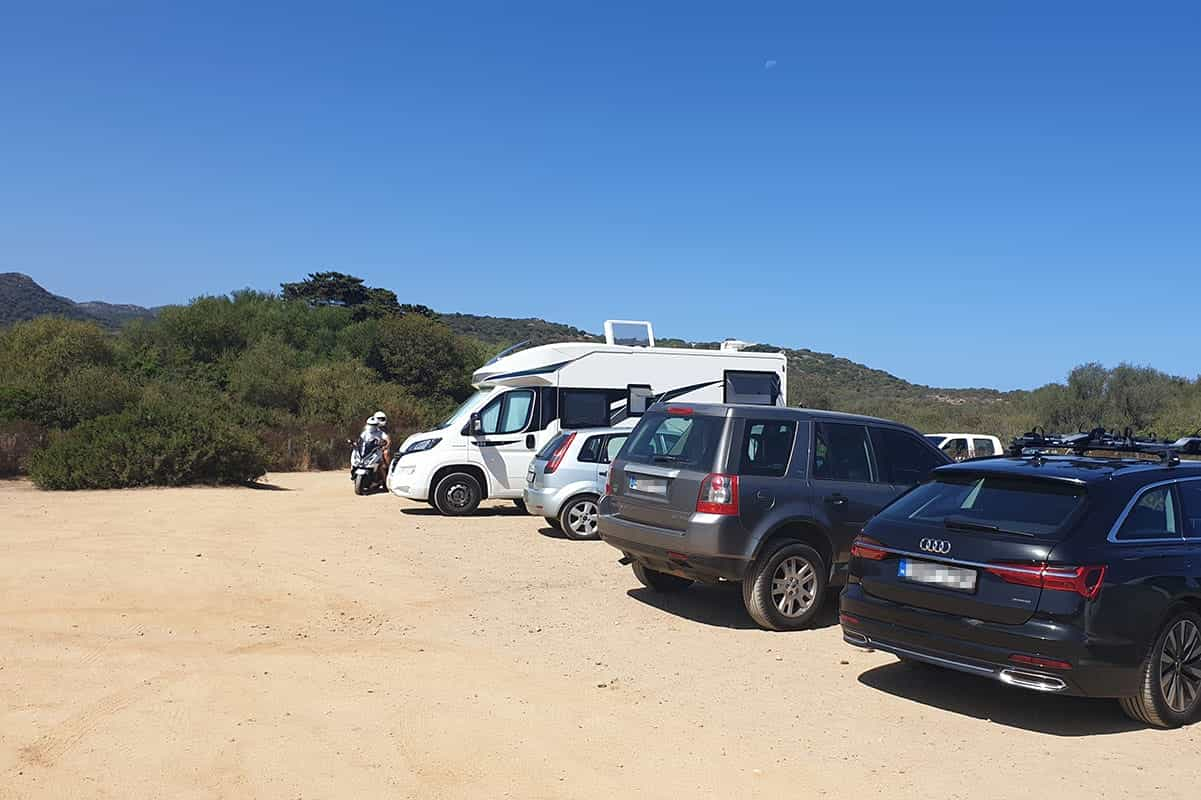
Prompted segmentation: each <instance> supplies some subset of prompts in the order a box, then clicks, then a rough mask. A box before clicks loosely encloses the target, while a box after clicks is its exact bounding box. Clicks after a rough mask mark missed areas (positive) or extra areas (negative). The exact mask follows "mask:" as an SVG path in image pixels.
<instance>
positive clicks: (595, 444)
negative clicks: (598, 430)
mask: <svg viewBox="0 0 1201 800" xmlns="http://www.w3.org/2000/svg"><path fill="white" fill-rule="evenodd" d="M604 440H605V437H603V436H589V437H588V439H587V440H586V441H585V442H584V446H583V447H581V448H580V455H579V456H578V458H577V459H576V460H577V461H583V462H584V463H585V464H595V463H596V462H597V461H599V460H600V453H601V443H602V442H604Z"/></svg>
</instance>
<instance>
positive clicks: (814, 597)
mask: <svg viewBox="0 0 1201 800" xmlns="http://www.w3.org/2000/svg"><path fill="white" fill-rule="evenodd" d="M826 575H827V567H826V562H825V561H823V560H822V557H821V556H820V555H819V554H818V552H817V551H816V550H814V549H813V548H812V547H810V546H809V545H807V544H802V543H801V542H797V541H786V542H782V543H780V544H779V545H777V546H776V548H775V549H774V550H769V551H768V552H766V553H764V554H763V555H761V556H760V557H759V558H758V559H757V560H756V561H755V564H754V566H753V567H751V571H750V572H748V573H747V575H746V577H745V578H743V580H742V601H743V603H744V604H745V605H746V610H747V613H749V614H750V615H751V619H753V620H755V622H756V623H757V624H758V625H759V627H761V628H765V629H767V630H769V631H795V630H800V629H801V628H805V627H808V626H809V624H810V623H812V622H813V620H814V618H815V617H816V616H817V615H818V613H819V612H820V611H821V609H822V605H823V603H824V601H825V596H826V580H827V578H826Z"/></svg>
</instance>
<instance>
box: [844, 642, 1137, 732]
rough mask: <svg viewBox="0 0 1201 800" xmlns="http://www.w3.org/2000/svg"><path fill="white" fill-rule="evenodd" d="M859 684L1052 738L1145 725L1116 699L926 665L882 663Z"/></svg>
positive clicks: (1132, 729) (863, 676) (1117, 730)
mask: <svg viewBox="0 0 1201 800" xmlns="http://www.w3.org/2000/svg"><path fill="white" fill-rule="evenodd" d="M859 682H860V683H862V684H863V685H864V686H870V687H871V688H873V689H877V690H879V691H881V692H886V693H887V694H891V695H894V696H896V697H903V698H905V699H906V700H912V701H914V702H917V703H921V704H922V705H927V706H933V707H934V708H941V709H943V710H944V711H951V712H953V713H955V714H962V715H964V716H966V717H975V718H976V719H981V720H987V721H989V722H993V723H996V724H998V725H1007V726H1009V727H1011V728H1021V729H1022V730H1027V731H1033V732H1034V733H1046V734H1050V735H1052V736H1094V735H1098V734H1111V733H1126V732H1128V731H1136V730H1143V729H1144V728H1146V726H1145V725H1142V724H1140V723H1138V722H1135V721H1134V720H1132V719H1130V718H1129V717H1127V716H1126V715H1125V714H1123V713H1122V709H1121V708H1120V707H1119V706H1118V703H1117V701H1116V700H1109V699H1104V698H1088V697H1066V696H1063V695H1053V694H1043V693H1040V692H1031V691H1027V690H1024V689H1017V688H1014V687H1011V686H1005V685H1004V684H1001V683H998V682H996V681H993V680H990V679H988V678H980V677H976V676H974V675H966V674H964V673H962V672H955V671H954V670H948V669H939V668H938V667H933V666H927V665H925V664H908V663H903V662H899V661H898V662H897V663H895V664H885V665H884V666H882V667H876V668H874V669H870V670H868V671H867V672H864V673H863V674H862V675H860V676H859Z"/></svg>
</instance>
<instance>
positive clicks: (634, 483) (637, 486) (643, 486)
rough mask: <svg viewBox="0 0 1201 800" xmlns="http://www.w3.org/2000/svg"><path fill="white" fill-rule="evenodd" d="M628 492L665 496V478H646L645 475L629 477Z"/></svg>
mask: <svg viewBox="0 0 1201 800" xmlns="http://www.w3.org/2000/svg"><path fill="white" fill-rule="evenodd" d="M630 491H632V492H642V493H643V494H667V479H666V478H648V477H646V476H645V475H631V476H630Z"/></svg>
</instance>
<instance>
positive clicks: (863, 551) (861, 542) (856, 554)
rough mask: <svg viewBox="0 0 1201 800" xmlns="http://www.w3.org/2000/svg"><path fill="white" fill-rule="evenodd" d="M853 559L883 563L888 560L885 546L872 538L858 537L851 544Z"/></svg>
mask: <svg viewBox="0 0 1201 800" xmlns="http://www.w3.org/2000/svg"><path fill="white" fill-rule="evenodd" d="M851 558H866V559H867V560H868V561H883V560H884V559H886V558H888V551H887V550H885V549H884V545H882V544H880V543H879V542H877V541H876V540H875V539H873V538H871V537H870V536H856V537H855V541H853V542H851Z"/></svg>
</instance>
